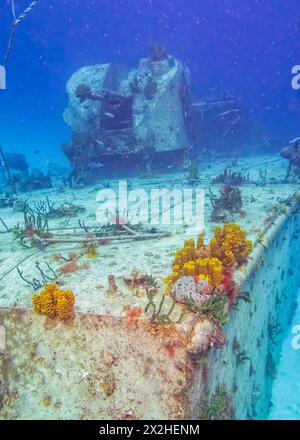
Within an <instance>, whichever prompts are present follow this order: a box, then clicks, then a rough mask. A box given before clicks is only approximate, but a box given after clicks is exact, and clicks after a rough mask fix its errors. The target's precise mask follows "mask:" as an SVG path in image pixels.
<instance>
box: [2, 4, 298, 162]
mask: <svg viewBox="0 0 300 440" xmlns="http://www.w3.org/2000/svg"><path fill="white" fill-rule="evenodd" d="M2 3H3V5H2V7H1V10H0V25H1V31H0V49H1V52H2V54H3V53H4V52H5V49H6V45H7V41H8V36H9V32H10V25H11V22H12V14H11V8H10V1H9V0H7V1H3V2H2ZM28 4H29V2H28V1H25V0H20V1H15V9H16V13H17V14H18V13H21V12H23V10H24V9H25V7H27V6H28ZM299 12H300V5H299V2H298V0H290V1H289V2H281V1H274V0H267V1H264V2H260V1H250V0H246V1H243V2H240V1H238V0H213V1H210V0H189V2H188V6H187V2H186V1H185V0H163V1H162V0H113V1H112V0H98V1H94V0H86V1H84V2H83V1H81V0H53V1H51V2H48V1H43V0H40V1H39V2H38V5H37V6H36V7H35V9H34V10H33V11H32V13H31V14H30V15H29V16H28V17H27V18H26V20H24V21H23V22H22V23H21V24H20V25H19V27H18V29H17V33H16V38H15V42H14V47H13V50H12V53H11V57H10V60H9V64H8V68H7V91H6V92H5V93H2V95H1V102H0V127H1V143H2V144H3V145H4V146H5V149H6V150H7V151H23V152H24V151H26V154H27V155H28V159H29V161H30V162H31V163H32V165H33V166H35V165H37V164H38V165H39V166H40V164H41V163H44V162H46V161H47V160H49V156H50V155H51V158H52V160H54V159H55V160H57V161H64V157H63V155H62V154H61V152H60V145H61V143H63V142H65V141H67V140H68V139H69V131H68V129H67V127H66V126H65V124H64V122H63V120H62V112H63V109H64V107H65V104H66V95H65V84H66V81H67V79H68V78H69V77H70V75H71V74H72V73H73V72H74V71H75V70H76V69H77V68H79V67H81V66H83V65H88V64H95V63H105V62H114V63H119V64H124V65H127V66H129V67H132V66H134V65H136V63H137V61H138V60H139V59H140V58H141V57H142V56H145V55H146V54H147V51H148V45H149V42H151V41H157V42H160V43H163V44H164V45H166V47H167V48H168V50H169V52H170V53H172V54H173V55H174V56H176V57H177V58H179V59H181V60H183V61H184V62H185V63H186V64H187V65H188V66H189V68H190V69H191V73H192V78H193V94H194V96H195V97H199V96H201V94H202V93H205V92H206V91H207V90H208V89H219V90H220V89H221V90H230V91H231V92H232V93H233V94H237V95H238V96H240V97H241V98H242V99H244V100H245V104H246V105H247V106H248V107H250V108H251V109H252V111H253V112H255V115H256V118H257V119H258V120H259V121H261V122H263V123H264V124H265V125H266V127H267V128H268V131H269V133H270V136H273V137H276V136H279V137H283V138H285V137H286V136H288V137H289V136H293V135H295V136H296V135H297V130H298V123H299V112H300V102H299V101H300V99H299V94H297V93H296V92H295V91H294V90H293V89H292V88H291V85H290V82H291V67H292V66H293V65H295V64H297V63H299V56H300V54H299V38H300V26H299V24H300V13H299ZM37 149H38V150H40V151H41V154H40V157H39V158H38V159H37V158H36V157H35V156H34V155H33V152H34V151H35V150H37Z"/></svg>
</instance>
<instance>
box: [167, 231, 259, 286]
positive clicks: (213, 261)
mask: <svg viewBox="0 0 300 440" xmlns="http://www.w3.org/2000/svg"><path fill="white" fill-rule="evenodd" d="M251 250H252V242H251V241H250V240H247V239H246V232H245V231H244V230H243V229H242V228H241V227H240V226H239V225H237V224H233V223H229V224H226V225H224V227H223V228H222V227H220V226H218V227H216V228H215V230H214V237H213V238H212V239H211V241H210V243H209V244H208V245H205V244H204V235H203V234H201V235H199V237H198V241H197V245H196V244H195V242H194V240H186V241H185V243H184V247H183V248H182V249H180V250H178V251H177V253H176V256H175V259H174V262H173V272H172V274H171V275H170V276H169V277H168V278H166V279H165V283H166V284H167V291H166V293H168V294H171V293H172V292H173V288H174V284H175V283H176V281H178V280H179V279H180V278H182V277H187V276H189V277H193V278H194V280H195V281H196V283H197V284H198V285H199V284H200V288H199V291H200V292H201V293H204V294H209V293H210V292H212V291H214V292H215V291H217V292H218V290H219V291H220V292H223V293H224V291H227V292H231V290H232V276H231V272H232V270H231V269H232V268H233V266H235V265H241V264H242V263H244V262H245V261H246V260H247V257H248V255H249V253H250V252H251ZM229 280H230V282H229ZM203 281H205V282H206V283H204V282H203Z"/></svg>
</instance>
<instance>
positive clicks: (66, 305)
mask: <svg viewBox="0 0 300 440" xmlns="http://www.w3.org/2000/svg"><path fill="white" fill-rule="evenodd" d="M32 302H33V306H34V311H35V312H36V313H38V314H41V315H46V316H48V317H49V318H57V319H61V320H67V319H70V318H72V317H73V316H74V304H75V296H74V293H73V292H72V291H71V290H60V289H59V288H58V286H57V285H56V284H47V285H46V286H44V288H43V290H42V291H41V293H40V295H38V294H35V295H33V297H32Z"/></svg>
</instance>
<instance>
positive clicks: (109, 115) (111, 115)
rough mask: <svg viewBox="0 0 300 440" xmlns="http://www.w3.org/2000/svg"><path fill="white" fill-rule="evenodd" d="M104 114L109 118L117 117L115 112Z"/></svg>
mask: <svg viewBox="0 0 300 440" xmlns="http://www.w3.org/2000/svg"><path fill="white" fill-rule="evenodd" d="M104 115H105V116H107V117H108V118H114V117H115V115H114V114H113V113H109V112H105V113H104Z"/></svg>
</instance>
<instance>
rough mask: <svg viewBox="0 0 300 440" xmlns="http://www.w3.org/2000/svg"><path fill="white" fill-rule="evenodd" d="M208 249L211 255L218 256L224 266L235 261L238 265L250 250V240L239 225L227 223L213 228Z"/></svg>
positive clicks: (244, 260)
mask: <svg viewBox="0 0 300 440" xmlns="http://www.w3.org/2000/svg"><path fill="white" fill-rule="evenodd" d="M210 250H211V255H212V256H213V257H216V258H219V259H220V260H221V261H222V262H223V264H224V266H226V267H228V266H232V265H233V264H235V263H237V264H238V265H240V264H243V263H245V262H246V260H247V257H248V255H249V254H250V252H251V251H252V241H251V240H247V238H246V231H244V230H243V229H242V228H241V227H240V226H239V225H236V224H234V223H229V224H226V225H224V227H223V228H221V227H220V226H217V227H216V228H215V231H214V238H213V239H212V240H211V242H210Z"/></svg>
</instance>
